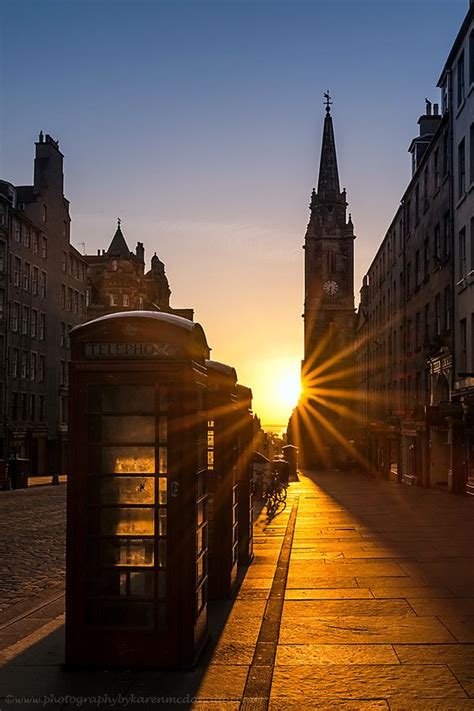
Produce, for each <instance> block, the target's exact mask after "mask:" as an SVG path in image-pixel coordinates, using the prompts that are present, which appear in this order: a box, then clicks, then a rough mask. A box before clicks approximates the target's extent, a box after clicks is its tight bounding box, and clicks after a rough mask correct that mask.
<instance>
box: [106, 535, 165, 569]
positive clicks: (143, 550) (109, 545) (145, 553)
mask: <svg viewBox="0 0 474 711" xmlns="http://www.w3.org/2000/svg"><path fill="white" fill-rule="evenodd" d="M153 548H154V544H153V541H152V540H147V539H143V538H142V539H132V540H128V539H125V540H117V541H107V540H103V541H102V542H101V552H102V556H101V559H102V564H103V565H113V566H115V565H133V566H135V565H136V566H138V565H149V566H151V565H153V560H154V550H153Z"/></svg>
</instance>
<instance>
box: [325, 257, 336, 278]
mask: <svg viewBox="0 0 474 711" xmlns="http://www.w3.org/2000/svg"><path fill="white" fill-rule="evenodd" d="M327 268H328V274H334V272H335V271H336V255H335V254H334V252H331V251H330V252H328V254H327Z"/></svg>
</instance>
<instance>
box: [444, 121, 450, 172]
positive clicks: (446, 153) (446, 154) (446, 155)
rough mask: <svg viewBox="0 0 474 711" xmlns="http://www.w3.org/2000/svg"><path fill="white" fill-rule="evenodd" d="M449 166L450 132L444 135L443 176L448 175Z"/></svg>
mask: <svg viewBox="0 0 474 711" xmlns="http://www.w3.org/2000/svg"><path fill="white" fill-rule="evenodd" d="M448 166H449V141H448V132H447V131H445V132H444V133H443V175H447V172H448Z"/></svg>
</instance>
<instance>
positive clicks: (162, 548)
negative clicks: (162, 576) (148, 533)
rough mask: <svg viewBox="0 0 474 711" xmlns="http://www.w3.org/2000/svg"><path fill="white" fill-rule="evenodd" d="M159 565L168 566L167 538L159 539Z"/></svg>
mask: <svg viewBox="0 0 474 711" xmlns="http://www.w3.org/2000/svg"><path fill="white" fill-rule="evenodd" d="M158 567H159V568H166V540H165V539H161V540H159V541H158Z"/></svg>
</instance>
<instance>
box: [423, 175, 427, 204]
mask: <svg viewBox="0 0 474 711" xmlns="http://www.w3.org/2000/svg"><path fill="white" fill-rule="evenodd" d="M427 207H428V167H426V168H425V170H424V171H423V210H426V209H427Z"/></svg>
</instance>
